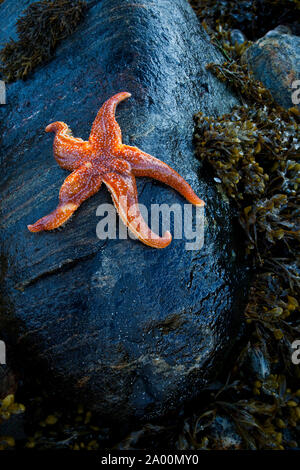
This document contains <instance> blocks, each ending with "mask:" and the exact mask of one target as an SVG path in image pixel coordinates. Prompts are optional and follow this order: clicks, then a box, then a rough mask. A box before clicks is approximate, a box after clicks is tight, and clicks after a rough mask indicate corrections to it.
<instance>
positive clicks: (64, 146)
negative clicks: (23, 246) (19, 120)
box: [28, 92, 204, 248]
mask: <svg viewBox="0 0 300 470" xmlns="http://www.w3.org/2000/svg"><path fill="white" fill-rule="evenodd" d="M130 96H131V94H130V93H127V92H122V93H118V94H117V95H115V96H112V97H111V98H110V99H109V100H107V101H106V102H105V103H104V105H103V106H102V108H101V109H100V110H99V112H98V114H97V117H96V119H95V121H94V123H93V126H92V130H91V134H90V137H89V140H88V141H87V142H86V141H83V140H82V139H79V138H75V137H73V136H72V132H71V130H70V129H69V127H68V126H67V124H65V123H64V122H54V123H52V124H49V126H47V127H46V129H45V130H46V132H51V131H53V132H55V137H54V143H53V149H54V156H55V159H56V161H57V163H58V164H59V165H60V166H61V167H62V168H65V169H67V170H73V172H72V173H71V174H70V175H69V176H68V177H67V178H66V179H65V181H64V183H63V185H62V187H61V189H60V192H59V204H58V207H57V208H56V209H55V210H54V211H53V212H51V214H49V215H46V216H45V217H43V218H42V219H39V220H38V221H37V222H36V223H35V224H33V225H28V229H29V230H30V231H31V232H40V231H42V230H52V229H55V228H57V227H59V226H61V225H62V224H63V223H64V222H66V221H67V220H68V219H69V218H70V217H71V215H72V214H73V213H74V212H75V211H76V209H77V208H78V207H79V206H80V204H82V202H83V201H85V200H86V199H88V198H89V197H90V196H92V195H93V194H95V193H96V192H97V191H99V189H100V186H101V183H102V181H103V182H104V183H105V184H106V186H107V187H108V189H109V191H110V192H111V194H112V198H113V202H114V204H115V207H116V209H117V211H118V213H119V215H120V217H121V219H122V220H123V222H124V223H125V225H127V226H128V227H129V229H130V230H131V231H132V232H133V233H134V234H135V235H136V237H137V238H138V239H139V240H141V241H142V242H143V243H145V244H146V245H149V246H152V247H155V248H164V247H166V246H168V245H169V244H170V242H171V240H172V236H171V234H170V232H165V234H164V235H163V236H162V237H159V236H158V235H156V234H155V233H153V232H152V231H151V230H150V228H149V227H148V226H147V224H146V222H145V221H144V219H143V218H142V215H141V213H140V211H139V207H138V196H137V189H136V182H135V176H147V177H150V178H155V179H156V180H159V181H162V182H163V183H166V184H168V185H169V186H171V187H172V188H174V189H176V190H177V191H178V192H179V193H181V194H182V195H183V196H184V197H185V198H186V199H187V200H188V201H189V202H191V203H192V204H195V205H196V206H204V202H203V201H202V200H201V199H199V198H198V196H197V195H196V194H195V193H194V191H193V190H192V188H191V187H190V185H189V184H188V183H187V182H186V181H185V180H184V179H183V178H182V177H181V176H180V175H179V174H178V173H177V172H176V171H175V170H173V169H172V168H171V167H169V166H168V165H167V164H166V163H164V162H162V161H160V160H158V159H157V158H155V157H152V156H151V155H148V154H147V153H144V152H142V151H141V150H139V149H138V148H137V147H131V146H129V145H124V144H122V136H121V129H120V127H119V125H118V123H117V122H116V120H115V110H116V106H117V104H118V103H120V102H121V101H123V100H124V99H126V98H129V97H130Z"/></svg>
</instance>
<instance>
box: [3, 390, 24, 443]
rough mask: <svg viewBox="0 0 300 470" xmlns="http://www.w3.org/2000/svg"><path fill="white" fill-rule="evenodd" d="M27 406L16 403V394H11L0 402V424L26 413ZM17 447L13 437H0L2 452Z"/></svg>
mask: <svg viewBox="0 0 300 470" xmlns="http://www.w3.org/2000/svg"><path fill="white" fill-rule="evenodd" d="M24 411H25V406H24V405H22V404H21V403H16V402H15V396H14V394H9V395H7V396H6V397H5V398H3V400H0V424H1V423H2V422H4V421H7V420H8V419H10V418H11V416H12V415H16V414H20V413H24ZM14 446H15V439H14V437H13V436H1V435H0V450H6V449H9V448H12V447H14Z"/></svg>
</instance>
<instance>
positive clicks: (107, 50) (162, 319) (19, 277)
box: [0, 0, 248, 425]
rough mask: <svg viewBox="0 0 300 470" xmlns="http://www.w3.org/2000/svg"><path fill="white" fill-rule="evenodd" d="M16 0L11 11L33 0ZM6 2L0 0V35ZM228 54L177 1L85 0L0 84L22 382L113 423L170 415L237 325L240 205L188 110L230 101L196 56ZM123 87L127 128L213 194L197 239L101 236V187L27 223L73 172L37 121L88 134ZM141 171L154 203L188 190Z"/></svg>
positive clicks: (8, 298)
mask: <svg viewBox="0 0 300 470" xmlns="http://www.w3.org/2000/svg"><path fill="white" fill-rule="evenodd" d="M16 3H17V4H18V11H16V14H18V15H19V13H20V12H21V11H22V8H23V7H25V6H27V4H28V2H26V1H22V0H19V1H18V2H16ZM9 5H15V2H13V4H12V2H9V1H8V0H7V1H4V3H3V4H2V5H1V7H0V8H2V9H3V11H2V13H3V14H2V15H0V17H1V19H0V24H1V28H0V31H2V35H3V30H5V37H6V39H8V37H9V36H10V35H13V30H12V29H11V28H8V27H7V26H6V25H8V24H11V19H9V18H8V16H9V15H10V14H11V12H10V6H9ZM11 8H13V6H11ZM14 8H15V6H14ZM15 19H16V16H15ZM4 26H5V28H6V29H5V28H4ZM2 40H3V38H2ZM222 60H223V58H222V56H221V55H220V53H219V52H218V51H217V50H216V49H215V48H214V46H213V45H212V44H211V43H210V40H209V37H208V36H207V34H206V33H205V31H204V30H203V29H202V28H201V26H200V24H199V23H198V20H197V18H196V16H195V14H194V13H193V11H192V9H191V7H190V6H189V4H188V2H187V1H185V0H157V1H156V2H143V1H141V0H115V1H114V2H111V1H110V0H102V1H99V2H90V3H89V9H88V13H87V16H86V18H85V20H84V21H83V23H81V25H80V26H79V28H78V29H77V31H76V32H75V33H74V34H73V35H72V36H71V37H69V38H68V39H66V40H65V41H64V42H63V43H61V45H60V46H59V48H58V49H57V51H56V53H55V57H54V58H53V60H52V61H51V62H49V63H47V64H45V65H44V66H42V67H40V68H39V69H38V70H37V71H36V72H35V73H34V74H33V75H32V76H31V77H30V79H28V80H27V81H26V82H22V81H18V82H16V83H13V84H11V85H9V86H7V105H6V106H5V107H4V106H3V107H2V108H1V109H0V112H1V128H2V129H1V132H2V143H1V161H2V171H1V176H0V188H1V195H2V198H1V199H2V202H1V219H0V220H1V232H0V239H1V254H2V256H1V269H2V279H3V282H2V297H1V303H2V308H1V314H0V327H1V328H2V329H1V332H2V333H1V334H2V336H5V338H4V339H5V341H6V342H7V343H8V344H9V345H11V346H10V347H11V348H13V350H14V356H15V357H14V363H15V364H16V365H17V367H18V368H19V369H22V370H23V371H24V374H26V377H27V380H28V377H33V376H36V375H37V374H38V376H39V380H40V381H41V382H42V383H43V384H44V385H43V386H44V387H46V388H47V389H48V390H51V391H54V392H55V393H57V394H59V395H60V396H63V397H64V398H65V399H67V400H69V401H70V400H80V401H81V402H83V403H87V404H88V405H89V407H90V408H92V409H93V410H95V411H96V412H97V413H99V415H100V416H101V417H102V419H103V421H105V420H106V419H107V421H108V422H109V423H110V424H111V425H112V424H113V423H123V424H124V423H129V422H130V423H133V422H134V421H135V420H149V419H151V418H153V417H155V416H159V415H164V414H166V413H167V412H169V411H170V410H172V409H177V408H178V406H180V405H181V404H182V403H185V402H186V401H187V400H189V399H190V398H193V397H195V396H197V394H198V393H199V392H200V390H201V389H202V388H203V387H205V386H206V385H207V383H208V382H209V381H210V380H212V379H213V378H214V377H215V376H216V374H217V373H218V371H220V368H222V367H223V366H224V361H225V358H226V356H227V353H228V352H229V350H230V348H231V346H232V344H233V343H234V341H235V338H236V335H237V333H238V332H239V330H240V326H241V322H242V313H243V305H244V302H245V298H246V287H247V279H248V270H247V269H246V267H245V265H244V263H243V261H242V260H241V256H240V249H239V247H240V245H241V241H240V239H239V237H238V235H237V233H236V231H235V229H234V223H233V221H234V212H233V210H232V208H231V206H230V205H229V203H228V201H227V200H226V198H224V197H223V195H222V194H220V193H219V192H218V190H217V188H216V184H215V183H214V181H213V180H212V178H211V177H210V176H209V175H207V174H206V172H205V171H204V170H203V169H202V168H201V165H200V163H199V162H198V161H197V160H196V158H195V156H194V151H193V143H192V138H193V115H194V113H196V112H197V111H199V110H202V111H203V112H204V113H207V114H210V115H211V114H213V115H219V114H221V113H225V112H229V111H230V110H231V108H232V106H233V105H235V104H237V99H236V98H235V96H234V95H233V94H232V92H231V91H230V90H228V89H227V88H226V86H225V85H224V84H222V83H220V82H219V81H218V80H217V79H216V78H215V77H214V76H213V75H212V74H210V73H209V72H208V71H207V70H206V69H205V65H206V64H207V63H208V62H211V61H218V62H222ZM119 91H128V92H130V93H131V94H132V98H131V99H129V100H127V101H126V102H124V103H121V104H120V105H119V107H118V109H117V120H118V122H119V124H120V127H121V129H122V133H123V141H124V142H125V143H127V144H131V145H135V146H138V147H139V148H141V149H142V150H144V151H146V152H148V153H151V154H152V155H154V156H156V157H158V158H160V159H161V160H163V161H165V162H166V163H168V164H169V165H171V166H172V167H173V168H174V169H175V170H177V171H178V172H179V173H180V174H181V175H182V176H183V177H184V178H185V179H186V180H187V181H188V182H189V183H190V185H191V186H192V187H193V189H194V190H195V192H196V193H197V195H199V197H201V198H202V199H203V200H204V201H205V202H206V207H205V217H206V218H205V240H204V246H203V247H202V249H201V250H187V249H186V242H185V240H184V239H173V241H172V243H171V244H170V245H169V247H167V248H165V249H163V250H158V249H154V248H149V247H147V246H145V245H143V244H142V243H141V242H139V241H137V240H132V239H130V238H127V239H125V240H122V239H116V240H111V239H109V240H99V239H98V238H97V235H96V227H97V224H98V222H99V220H100V219H99V217H97V216H96V210H97V207H98V206H99V205H101V204H104V203H111V196H110V194H109V192H108V191H107V190H106V188H105V187H102V188H101V190H100V191H99V192H98V193H97V194H96V195H95V196H93V197H92V198H90V199H89V200H88V201H86V202H85V203H84V204H83V205H82V206H81V207H80V208H79V209H78V210H77V211H76V213H75V215H74V216H73V218H72V220H71V221H70V222H69V223H68V224H67V225H66V226H65V227H64V228H63V229H62V230H60V231H57V230H56V231H52V232H41V233H38V234H33V233H30V232H29V231H28V230H27V225H28V224H31V223H33V222H35V221H36V220H37V219H38V218H40V217H41V216H43V215H46V214H48V213H49V212H51V211H52V210H53V209H54V208H55V207H56V205H57V200H58V191H59V189H60V186H61V184H62V182H63V180H64V178H65V177H66V176H67V174H68V172H66V171H64V170H63V169H62V168H60V167H59V166H58V164H57V163H56V161H55V160H54V158H53V153H52V143H53V135H51V134H46V133H45V132H44V129H45V127H46V125H48V124H49V123H50V122H53V121H64V122H66V123H67V124H68V125H70V127H71V128H72V130H73V133H74V135H75V136H78V137H81V138H83V139H87V138H88V135H89V132H90V128H91V125H92V122H93V120H94V118H95V115H96V113H97V111H98V109H99V108H100V106H101V105H102V104H103V102H104V101H105V100H106V99H107V98H109V97H110V96H112V95H113V94H115V93H117V92H119ZM137 182H138V193H139V201H140V203H143V204H145V205H146V206H147V207H148V208H150V205H151V204H153V203H166V204H170V205H171V204H174V203H176V204H180V206H181V207H183V205H184V204H185V202H186V201H185V200H184V199H183V198H182V197H181V196H180V195H179V194H178V193H177V192H176V191H174V190H172V189H171V188H170V187H167V186H164V185H163V184H160V183H158V182H154V181H153V180H150V179H146V178H143V179H142V178H141V179H138V180H137ZM1 325H2V326H1Z"/></svg>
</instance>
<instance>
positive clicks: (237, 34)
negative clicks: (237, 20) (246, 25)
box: [230, 29, 247, 45]
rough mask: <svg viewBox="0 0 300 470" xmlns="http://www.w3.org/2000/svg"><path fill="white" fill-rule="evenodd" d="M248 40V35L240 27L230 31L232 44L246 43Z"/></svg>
mask: <svg viewBox="0 0 300 470" xmlns="http://www.w3.org/2000/svg"><path fill="white" fill-rule="evenodd" d="M245 41H247V38H246V36H245V35H244V34H243V33H242V31H240V30H239V29H232V30H231V31H230V42H231V44H233V45H234V44H236V43H237V44H244V42H245Z"/></svg>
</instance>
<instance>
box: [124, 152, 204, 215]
mask: <svg viewBox="0 0 300 470" xmlns="http://www.w3.org/2000/svg"><path fill="white" fill-rule="evenodd" d="M119 153H120V156H121V155H122V156H123V158H125V160H126V161H128V162H129V163H130V165H131V167H132V172H133V174H134V175H135V176H147V177H149V178H154V179H156V180H158V181H161V182H163V183H165V184H167V185H168V186H171V187H172V188H174V189H175V190H176V191H178V192H179V193H180V194H182V196H184V197H185V198H186V199H187V200H188V201H189V202H190V203H192V204H194V205H196V206H200V207H201V206H204V205H205V203H204V201H202V199H200V198H199V197H198V196H197V195H196V194H195V192H194V191H193V190H192V188H191V187H190V185H189V184H188V183H187V182H186V181H185V179H184V178H182V176H180V175H179V174H178V173H177V172H176V171H175V170H173V168H171V167H170V166H169V165H167V164H166V163H164V162H162V161H161V160H159V159H158V158H155V157H152V155H149V154H147V153H145V152H142V150H140V149H138V148H137V147H131V146H129V145H122V148H121V149H120V151H119Z"/></svg>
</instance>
